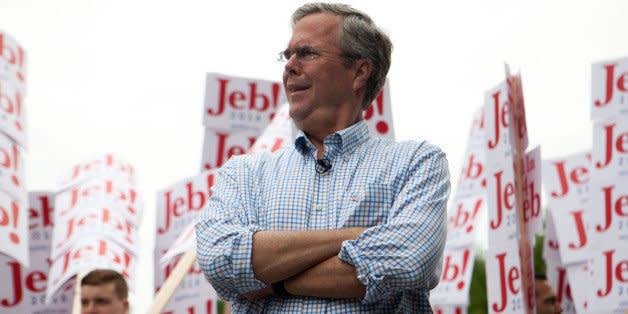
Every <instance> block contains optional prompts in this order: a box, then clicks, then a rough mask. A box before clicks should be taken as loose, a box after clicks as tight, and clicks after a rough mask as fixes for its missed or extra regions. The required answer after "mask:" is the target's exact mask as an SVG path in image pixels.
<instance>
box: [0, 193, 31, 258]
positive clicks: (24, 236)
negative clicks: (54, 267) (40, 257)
mask: <svg viewBox="0 0 628 314" xmlns="http://www.w3.org/2000/svg"><path fill="white" fill-rule="evenodd" d="M27 206H28V204H25V203H24V202H20V201H19V200H16V199H14V198H12V197H11V196H9V195H8V194H6V193H4V192H1V191H0V243H1V244H0V253H4V254H7V255H8V256H11V257H13V258H15V259H17V260H18V261H19V262H20V263H22V265H25V266H26V267H28V266H29V265H30V259H29V254H28V250H29V245H28V236H29V234H28V214H27V213H28V212H27V208H28V207H27Z"/></svg>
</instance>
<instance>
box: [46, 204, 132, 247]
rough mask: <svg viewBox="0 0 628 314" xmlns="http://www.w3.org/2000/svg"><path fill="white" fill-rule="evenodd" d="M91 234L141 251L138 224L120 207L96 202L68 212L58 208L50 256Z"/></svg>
mask: <svg viewBox="0 0 628 314" xmlns="http://www.w3.org/2000/svg"><path fill="white" fill-rule="evenodd" d="M92 235H95V236H97V237H101V238H105V239H108V240H112V241H115V242H116V243H117V244H119V245H122V246H124V248H125V249H126V250H128V251H130V252H133V254H135V255H137V252H139V248H138V236H137V229H136V228H135V226H134V225H133V224H132V223H131V222H130V221H128V220H127V219H126V218H125V217H124V215H122V214H121V213H120V212H119V210H112V209H111V208H107V207H102V206H93V207H84V208H82V209H81V210H80V211H75V212H73V213H72V214H67V215H59V212H58V211H57V215H55V228H54V230H53V237H52V246H51V251H50V257H51V258H52V259H56V258H58V256H59V255H60V254H62V253H63V252H65V251H67V250H68V248H69V247H70V246H71V245H73V244H74V243H76V242H77V241H78V240H79V239H82V238H84V237H88V236H92Z"/></svg>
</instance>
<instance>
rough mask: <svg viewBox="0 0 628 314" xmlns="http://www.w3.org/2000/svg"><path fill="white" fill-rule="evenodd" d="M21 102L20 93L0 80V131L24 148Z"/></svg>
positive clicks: (23, 116) (23, 121)
mask: <svg viewBox="0 0 628 314" xmlns="http://www.w3.org/2000/svg"><path fill="white" fill-rule="evenodd" d="M0 36H2V33H0ZM0 67H1V66H0ZM23 101H24V93H23V92H22V91H20V90H19V89H18V88H17V87H15V86H14V85H13V84H10V83H7V82H6V81H2V80H0V131H2V132H3V133H4V134H6V135H7V136H9V137H10V138H11V139H13V141H15V142H16V143H17V144H18V145H20V146H21V147H24V148H25V147H26V113H25V108H24V106H23Z"/></svg>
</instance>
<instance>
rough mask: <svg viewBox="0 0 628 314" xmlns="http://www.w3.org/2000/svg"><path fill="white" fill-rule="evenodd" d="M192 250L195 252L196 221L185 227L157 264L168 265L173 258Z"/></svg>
mask: <svg viewBox="0 0 628 314" xmlns="http://www.w3.org/2000/svg"><path fill="white" fill-rule="evenodd" d="M192 250H196V221H194V222H192V223H191V224H189V225H188V226H187V227H185V229H184V230H183V232H181V234H180V235H179V237H178V238H177V239H176V240H175V241H174V243H172V245H171V246H170V247H169V248H168V250H167V251H166V253H165V254H164V255H163V256H162V257H161V259H160V260H159V264H164V263H169V262H170V261H172V259H173V258H175V257H178V256H179V255H181V254H183V253H185V252H188V251H192Z"/></svg>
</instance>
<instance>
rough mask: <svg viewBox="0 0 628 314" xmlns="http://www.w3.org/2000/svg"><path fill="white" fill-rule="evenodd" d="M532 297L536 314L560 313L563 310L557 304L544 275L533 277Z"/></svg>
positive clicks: (556, 299) (552, 290)
mask: <svg viewBox="0 0 628 314" xmlns="http://www.w3.org/2000/svg"><path fill="white" fill-rule="evenodd" d="M534 297H535V299H536V312H537V313H538V314H554V313H562V312H563V308H562V307H561V306H560V303H559V302H558V298H557V297H556V293H555V292H554V289H552V286H550V284H549V281H547V277H546V276H545V274H535V276H534Z"/></svg>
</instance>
